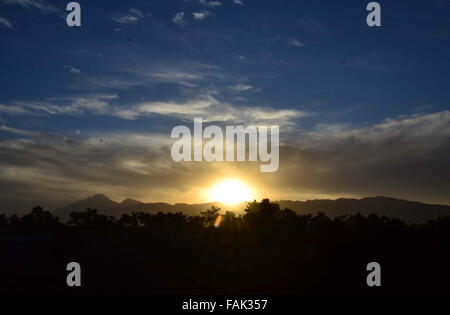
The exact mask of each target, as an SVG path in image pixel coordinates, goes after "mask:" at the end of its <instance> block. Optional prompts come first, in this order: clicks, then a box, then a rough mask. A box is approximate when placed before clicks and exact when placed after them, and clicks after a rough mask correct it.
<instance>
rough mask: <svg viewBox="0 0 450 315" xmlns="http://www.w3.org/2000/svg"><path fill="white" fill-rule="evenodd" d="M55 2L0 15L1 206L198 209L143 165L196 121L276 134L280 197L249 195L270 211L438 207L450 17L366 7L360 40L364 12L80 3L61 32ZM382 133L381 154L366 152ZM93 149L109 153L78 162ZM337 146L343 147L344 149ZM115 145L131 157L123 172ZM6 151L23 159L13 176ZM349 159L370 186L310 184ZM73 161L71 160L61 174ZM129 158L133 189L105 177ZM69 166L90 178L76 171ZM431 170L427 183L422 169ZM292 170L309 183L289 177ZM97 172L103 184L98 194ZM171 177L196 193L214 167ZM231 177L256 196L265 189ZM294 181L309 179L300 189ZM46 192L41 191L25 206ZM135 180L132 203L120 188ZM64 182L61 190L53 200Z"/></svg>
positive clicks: (431, 4) (337, 179) (430, 6)
mask: <svg viewBox="0 0 450 315" xmlns="http://www.w3.org/2000/svg"><path fill="white" fill-rule="evenodd" d="M68 2H69V1H67V2H66V1H49V0H46V1H44V0H0V37H1V41H0V56H1V58H0V86H1V92H2V93H0V125H2V126H3V127H2V129H1V130H0V140H1V141H2V146H3V148H2V152H3V153H2V156H1V159H2V162H3V167H2V168H0V178H1V179H2V183H0V184H1V185H4V186H5V187H14V189H13V190H11V191H6V192H4V193H3V199H4V200H5V202H4V204H5V205H8V206H9V205H10V204H13V203H17V202H18V200H22V199H24V198H25V199H27V198H29V199H32V198H35V199H38V200H53V201H54V204H57V203H58V202H61V203H62V202H65V201H66V200H69V199H72V198H77V197H83V196H86V195H89V192H90V191H91V190H96V191H92V193H97V192H103V193H106V194H109V195H112V197H114V196H117V197H116V198H119V199H120V198H122V197H128V196H130V195H134V196H135V197H136V198H141V199H146V200H153V201H156V200H157V201H171V202H174V201H176V200H179V201H186V200H187V201H202V198H201V197H200V196H199V195H198V193H197V191H198V190H199V189H204V187H203V186H201V185H196V184H195V183H190V182H189V181H188V180H187V179H186V178H184V177H183V176H181V177H180V176H179V175H180V174H179V173H178V172H179V171H180V170H179V169H178V168H180V167H182V166H179V165H176V166H173V165H170V166H169V165H166V164H164V163H169V161H168V162H161V163H163V164H164V165H165V166H166V167H167V168H168V170H167V173H160V174H159V173H158V175H155V170H154V169H151V168H149V167H150V166H148V165H147V164H151V165H154V164H155V163H156V162H155V161H164V156H165V155H164V153H162V152H164V148H165V145H167V144H166V142H168V141H169V139H167V138H170V132H171V129H172V128H173V127H174V126H175V125H177V124H179V123H180V122H188V121H189V120H192V119H193V118H194V117H197V116H200V117H204V118H205V119H208V120H210V121H213V122H217V123H219V124H220V123H231V122H233V123H239V124H245V125H248V124H255V123H256V124H259V123H264V124H267V123H275V122H276V123H279V124H280V128H281V132H282V134H281V137H282V139H283V143H284V144H285V146H284V147H283V148H282V150H281V151H282V152H284V150H288V149H289V148H294V150H295V154H294V153H291V154H290V155H289V157H287V158H285V161H289V162H286V163H285V164H284V165H287V166H286V167H285V168H284V169H283V168H281V166H282V165H283V164H282V165H281V166H280V173H279V174H278V175H277V176H278V179H277V180H275V179H273V177H274V176H276V175H274V174H272V175H266V176H268V177H267V178H264V179H263V181H266V180H267V182H271V183H276V184H277V185H278V187H279V188H278V191H277V190H276V189H271V188H269V187H265V188H264V187H263V186H264V185H260V186H259V188H260V190H261V191H263V192H264V194H268V195H270V197H271V198H276V199H277V198H278V199H282V198H283V199H306V198H309V197H311V198H314V197H322V196H324V197H333V196H362V195H373V194H386V195H393V196H399V197H404V198H412V199H418V200H424V201H429V202H434V201H436V202H443V203H448V202H449V201H450V200H449V199H448V193H445V191H447V192H448V190H447V188H448V184H445V178H444V176H446V175H449V174H448V167H447V166H445V165H446V162H445V161H446V160H448V159H447V157H448V156H447V155H445V154H448V146H446V147H445V146H444V147H441V146H442V145H444V144H445V143H446V142H447V141H448V135H449V134H448V122H449V121H448V119H449V114H448V110H449V103H450V89H449V88H448V87H449V83H450V82H449V76H448V73H449V70H450V58H449V57H448V56H450V41H449V40H450V2H448V1H445V0H427V1H425V0H423V1H408V2H407V3H405V2H399V1H379V3H380V5H381V9H382V26H381V27H373V28H370V27H368V26H367V24H366V16H367V14H368V12H367V11H366V5H367V3H368V1H346V0H344V1H288V0H285V1H265V0H242V1H233V0H216V1H208V0H190V1H189V0H165V1H144V0H141V1H79V3H80V4H81V8H82V27H80V28H77V27H74V28H70V27H68V26H67V25H66V22H65V16H66V11H65V6H66V4H67V3H68ZM386 128H387V129H386ZM391 128H394V130H391ZM409 128H412V129H409ZM424 128H425V129H426V132H425V131H424ZM380 130H382V131H380ZM385 130H389V133H388V134H386V138H383V139H381V140H380V139H379V138H376V137H378V136H379V135H380V134H383V132H385ZM330 133H331V134H330ZM400 134H401V135H404V137H406V138H401V139H399V138H395V141H394V142H395V144H396V145H397V148H399V149H403V151H401V152H397V153H396V154H395V155H394V154H393V153H392V152H389V153H388V154H387V155H388V156H387V157H386V156H381V157H379V158H378V159H376V160H377V161H376V163H375V162H374V163H375V164H372V160H373V159H374V155H373V153H371V152H373V151H377V150H381V151H382V150H387V151H390V148H391V146H390V145H389V144H390V143H391V144H392V142H393V139H392V138H391V137H392V136H396V137H398V136H399V135H400ZM355 135H357V136H355ZM146 137H148V138H146ZM355 137H356V138H357V139H356V140H355ZM335 138H336V139H335ZM55 139H59V140H55ZM61 139H63V140H61ZM96 139H101V141H102V142H100V143H102V145H103V146H106V145H108V148H104V147H99V148H97V147H96V148H92V147H89V148H88V149H86V146H89V145H91V144H92V143H96ZM119 139H120V140H119ZM143 139H147V140H148V142H149V144H148V145H147V144H144V143H143V142H145V141H147V140H145V141H144V140H143ZM166 139H167V140H166ZM317 139H326V140H327V142H326V143H323V141H322V142H320V141H319V140H317ZM333 139H334V140H333ZM343 139H344V140H343ZM349 139H350V140H349ZM367 139H369V140H367ZM69 140H70V141H73V142H74V143H75V144H74V145H73V146H75V147H76V146H82V148H78V147H77V148H74V147H69V148H66V149H67V151H64V152H63V153H61V154H63V155H65V156H66V160H70V161H71V162H70V163H67V165H62V164H64V163H62V162H61V161H60V160H57V159H51V160H49V158H48V157H47V156H46V155H45V152H49V151H51V152H53V153H54V152H60V151H61V150H63V149H61V144H55V143H54V142H55V141H66V142H67V141H69ZM103 141H104V142H105V143H106V144H104V143H103ZM115 141H116V142H115ZM349 141H357V144H352V145H351V148H348V147H346V146H344V147H342V143H347V145H348V142H349ZM319 142H320V143H322V144H321V147H317V143H319ZM380 143H382V144H383V146H381V147H377V146H380ZM424 143H425V144H427V145H426V147H425V148H424V145H425V144H424ZM119 144H122V145H123V146H127V149H126V150H128V151H127V152H132V153H129V155H127V156H123V154H125V153H123V151H124V150H125V149H124V147H123V146H122V147H119ZM17 146H20V148H21V151H20V154H26V153H27V152H33V154H35V157H34V159H33V160H32V161H23V163H19V162H17V160H18V159H17V157H16V154H19V152H18V151H17ZM155 146H157V147H158V148H155ZM313 146H314V148H313V149H312V147H313ZM355 146H362V147H358V150H357V152H359V153H360V152H366V155H364V157H362V159H363V161H366V162H367V164H368V165H369V166H370V168H371V171H370V172H369V171H367V172H366V169H361V168H363V167H364V166H363V165H360V166H358V168H351V169H349V172H351V173H352V174H355V173H358V174H360V177H361V178H359V179H355V180H354V184H351V183H349V181H348V180H345V176H346V175H344V174H343V173H340V172H338V173H336V171H330V174H328V176H325V177H322V176H324V175H323V174H322V173H323V170H329V169H331V168H333V169H341V170H342V169H346V168H347V167H349V166H348V165H347V163H348V162H346V161H349V160H351V157H349V156H345V158H344V157H343V158H342V161H340V162H336V161H335V158H333V160H332V161H331V160H327V159H325V160H324V161H322V163H323V164H320V165H316V164H314V165H310V164H308V163H312V161H311V160H310V159H308V158H306V157H309V156H314V154H318V153H317V152H319V151H323V150H324V151H327V152H328V151H330V152H332V153H330V152H328V153H327V154H333V156H334V157H335V156H340V154H341V153H342V152H351V150H352V149H354V147H355ZM416 146H417V150H414V149H411V148H416ZM63 147H64V146H63ZM42 148H45V149H42ZM149 148H151V149H149ZM34 150H38V151H34ZM73 150H79V151H80V152H84V153H83V154H81V155H80V156H79V159H75V158H74V156H75V155H76V154H75V153H74V152H73ZM83 150H87V151H86V152H85V151H83ZM102 150H103V151H102ZM311 150H312V151H313V152H312V151H311ZM424 150H426V154H425V155H424V154H423V153H424ZM305 151H306V152H305ZM411 151H412V152H415V153H414V154H416V155H414V154H412V155H411ZM107 152H109V153H108V154H110V155H112V156H114V157H113V158H111V160H108V158H107V156H108V155H106V154H107ZM436 152H438V153H439V154H436ZM313 153H314V154H313ZM419 153H420V154H419ZM84 154H85V155H84ZM147 154H149V155H150V156H151V157H148V156H147ZM349 154H350V153H349ZM443 154H444V156H443ZM144 156H145V158H144ZM292 156H296V157H298V159H295V160H292ZM424 156H428V157H429V159H428V160H424ZM430 156H431V157H430ZM138 157H139V158H140V160H139V163H143V164H144V165H143V166H142V167H143V168H144V169H145V170H141V171H142V172H144V173H142V172H141V173H139V172H137V173H135V171H136V170H131V173H127V172H128V171H130V170H127V171H126V170H122V169H120V167H119V166H118V164H120V163H122V162H123V161H124V160H127V161H129V160H130V159H131V160H133V161H134V160H135V159H138ZM322 157H323V155H322ZM352 157H354V154H352ZM165 158H169V157H168V156H165ZM72 159H74V160H73V161H72ZM144 159H146V160H144ZM281 159H283V156H282V157H281ZM409 159H411V161H412V163H413V164H414V165H419V166H418V167H420V171H418V172H415V171H414V172H413V173H415V175H414V176H415V177H414V176H413V175H405V174H409V173H411V170H408V169H404V170H401V171H399V173H398V174H396V171H398V170H399V167H400V165H401V164H402V163H401V162H400V161H405V160H409ZM315 160H317V159H315ZM82 161H84V163H85V164H90V163H92V165H88V166H89V167H92V168H88V169H86V170H84V169H83V167H81V168H80V167H79V166H78V165H79V164H77V163H83V162H82ZM145 161H147V162H145ZM134 162H136V161H134ZM388 162H389V163H388ZM438 162H442V165H440V164H439V167H438V169H439V170H440V171H438V172H437V173H440V174H437V173H436V170H435V169H434V168H433V167H437V166H436V165H437V164H436V163H438ZM139 163H138V164H139ZM302 163H303V165H305V168H306V169H308V170H309V171H310V170H311V169H313V170H315V171H314V172H312V171H311V172H312V173H308V171H305V169H303V168H301V167H300V168H298V169H293V167H294V166H295V165H299V164H300V165H302ZM334 163H337V164H334ZM358 163H361V160H359V161H358ZM386 163H387V164H386ZM131 164H133V163H131ZM138 164H136V163H135V164H134V165H138ZM156 164H158V163H156ZM351 164H352V165H353V164H355V163H351ZM99 165H100V166H101V167H99ZM120 165H122V164H120ZM139 165H140V164H139ZM146 165H147V166H146ZM306 165H307V166H306ZM88 166H86V167H88ZM369 166H367V167H369ZM95 167H98V168H97V169H96V168H95ZM102 167H105V170H104V171H107V172H110V173H114V174H116V173H117V177H114V178H106V179H105V178H103V176H104V174H103V175H102V174H101V169H102ZM183 167H186V168H188V169H189V172H190V174H197V175H198V176H199V178H200V179H202V178H203V176H205V178H207V174H215V175H217V176H222V175H221V174H220V171H218V170H217V169H218V168H219V169H220V168H221V167H220V166H216V167H215V166H212V165H201V166H190V165H188V166H183ZM230 167H232V168H233V172H234V174H237V176H241V175H242V176H243V177H244V178H254V179H255V178H258V179H255V181H257V182H260V181H261V179H262V178H261V176H263V175H261V174H256V173H253V171H248V172H250V173H248V172H247V170H242V169H241V167H240V166H230ZM77 169H79V170H80V173H77V171H76V170H77ZM94 169H95V170H96V171H95V172H94V171H93V170H94ZM320 170H322V172H321V171H320ZM393 170H394V171H393ZM53 171H54V172H55V173H54V175H49V174H50V173H52V172H53ZM83 171H84V172H85V173H83ZM11 172H12V173H11ZM14 172H18V173H14ZM122 172H124V173H122ZM133 172H134V173H133ZM158 172H162V171H161V169H159V170H158ZM180 172H181V171H180ZM189 172H188V173H189ZM240 172H241V173H240ZM92 173H96V174H97V173H98V176H92V178H91V174H92ZM182 173H183V174H185V173H186V172H182ZM292 173H293V174H297V176H295V178H292V179H291V178H290V177H289V174H292ZM325 173H326V172H325ZM372 173H373V174H372ZM11 174H21V175H20V177H22V179H20V180H19V179H18V178H17V175H11ZM22 174H23V175H22ZM86 174H90V176H86ZM124 174H127V175H126V176H124ZM136 174H137V175H136ZM239 174H240V175H239ZM302 174H305V176H307V177H305V178H303V179H299V177H302ZM376 174H379V175H376ZM380 174H385V175H386V174H388V175H386V176H382V175H380ZM136 176H137V177H136ZM159 176H160V177H159ZM177 176H179V177H177ZM191 176H192V175H191ZM191 176H188V178H189V177H191ZM269 176H272V177H269ZM377 176H380V177H377ZM405 176H406V177H405ZM408 176H413V177H411V178H409V177H408ZM124 177H125V178H127V179H128V180H122V179H121V178H124ZM155 178H158V179H155ZM47 179H48V180H49V182H54V183H53V184H49V185H48V186H45V185H44V186H43V188H42V189H41V190H39V189H38V192H36V193H33V194H31V191H36V185H38V183H39V182H40V181H46V180H47ZM402 179H403V181H404V182H403V181H402ZM135 180H136V181H137V182H138V183H141V184H142V183H145V186H146V189H144V190H143V191H142V185H140V186H139V188H138V187H137V186H132V185H131V186H130V181H135ZM67 181H68V182H71V183H74V184H73V186H74V187H67V188H66V189H62V188H61V187H60V186H61V183H62V182H67ZM209 181H210V180H209V179H208V180H207V182H208V183H205V185H204V186H207V184H209ZM424 181H425V183H426V184H427V185H428V186H429V188H427V189H425V188H423V185H422V184H423V182H424ZM174 182H176V185H174V184H173V183H174ZM181 182H183V183H181ZM324 182H327V183H329V182H331V183H335V185H329V184H324ZM369 182H370V183H369ZM75 183H76V184H75ZM161 183H167V186H164V185H162V186H161V187H164V188H161V190H163V192H164V193H161V191H159V190H158V189H159V188H158V185H160V184H161ZM171 183H172V184H171ZM283 183H286V186H283V185H284V184H283ZM361 183H365V188H364V189H361ZM446 185H447V186H446ZM38 186H41V185H38ZM75 186H76V187H75ZM80 186H81V187H84V188H83V189H81V188H80ZM200 186H201V187H200ZM363 186H364V185H363ZM383 187H384V188H383ZM436 187H437V188H436ZM138 190H139V192H138ZM186 191H192V192H191V193H186ZM299 191H302V193H299ZM149 192H151V193H149ZM181 192H182V193H181ZM149 194H150V195H151V196H149ZM170 194H172V195H173V194H176V195H177V196H179V197H177V198H174V197H172V195H170ZM31 195H32V196H31ZM24 196H25V197H24ZM180 199H181V200H180ZM8 200H9V201H11V202H9V201H8ZM33 201H34V199H33ZM49 204H53V203H49Z"/></svg>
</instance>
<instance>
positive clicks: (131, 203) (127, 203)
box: [120, 198, 142, 207]
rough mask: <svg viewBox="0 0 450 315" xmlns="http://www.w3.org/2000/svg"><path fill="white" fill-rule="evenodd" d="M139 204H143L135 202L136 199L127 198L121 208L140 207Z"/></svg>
mask: <svg viewBox="0 0 450 315" xmlns="http://www.w3.org/2000/svg"><path fill="white" fill-rule="evenodd" d="M138 204H142V202H141V201H138V200H135V199H131V198H127V199H125V200H124V201H122V202H121V203H120V205H121V206H125V207H128V206H134V205H138Z"/></svg>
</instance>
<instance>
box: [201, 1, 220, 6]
mask: <svg viewBox="0 0 450 315" xmlns="http://www.w3.org/2000/svg"><path fill="white" fill-rule="evenodd" d="M199 2H200V3H201V4H202V5H206V6H208V7H210V8H214V7H220V6H221V5H222V2H220V1H218V0H215V1H208V0H199Z"/></svg>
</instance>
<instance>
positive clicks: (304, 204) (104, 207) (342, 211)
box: [53, 195, 450, 223]
mask: <svg viewBox="0 0 450 315" xmlns="http://www.w3.org/2000/svg"><path fill="white" fill-rule="evenodd" d="M274 202H275V203H278V204H279V205H280V208H281V209H290V210H293V211H295V212H296V213H298V214H308V213H311V214H316V213H318V212H323V213H324V214H326V215H327V216H328V217H330V218H335V217H337V216H342V215H354V214H357V213H360V214H362V215H369V214H371V213H374V214H377V215H379V216H389V217H393V218H398V219H401V220H404V221H405V222H407V223H421V222H426V221H428V220H430V219H436V218H439V217H443V216H449V215H450V206H447V205H434V204H426V203H421V202H416V201H408V200H402V199H396V198H390V197H383V196H378V197H366V198H362V199H353V198H340V199H336V200H329V199H318V200H306V201H292V200H280V201H274ZM213 205H214V206H216V207H219V208H221V209H222V211H234V212H236V213H238V214H243V213H244V209H245V207H246V205H247V202H240V203H238V204H236V205H234V206H229V205H225V204H223V203H220V202H208V203H199V204H187V203H177V204H174V205H172V204H169V203H164V202H155V203H144V202H141V201H138V200H134V199H125V200H124V201H122V202H121V203H118V202H115V201H113V200H111V199H109V198H108V197H106V196H104V195H95V196H92V197H90V198H87V199H85V200H81V201H77V202H75V203H72V204H70V205H67V206H65V207H64V208H61V209H57V210H55V211H54V212H53V214H54V215H55V216H59V217H60V218H61V221H63V222H66V221H67V220H68V219H69V217H70V213H72V212H74V211H84V210H86V209H87V208H91V209H97V210H98V212H99V213H100V214H104V215H108V216H114V217H116V218H119V217H120V216H121V215H122V214H132V213H133V212H146V213H150V214H157V213H159V212H172V213H177V212H182V213H184V214H185V215H188V216H196V215H199V214H200V212H202V211H205V210H207V209H209V208H211V206H213Z"/></svg>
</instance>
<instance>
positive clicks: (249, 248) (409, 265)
mask: <svg viewBox="0 0 450 315" xmlns="http://www.w3.org/2000/svg"><path fill="white" fill-rule="evenodd" d="M219 216H220V218H219ZM449 241H450V217H445V218H439V219H437V220H433V221H429V222H427V223H426V224H412V225H407V224H405V223H404V222H402V221H400V220H398V219H392V218H388V217H380V216H377V215H369V216H362V215H360V214H357V215H351V216H339V217H336V218H334V219H330V218H328V217H327V216H325V215H324V214H323V213H317V214H315V215H311V214H308V215H298V214H296V213H295V212H293V211H291V210H289V209H280V207H279V206H278V205H277V204H274V203H271V202H270V201H269V200H267V199H265V200H262V201H261V202H256V201H254V202H251V203H249V204H248V206H247V208H246V210H245V214H244V215H242V216H237V215H236V214H235V213H233V212H226V213H221V211H220V209H219V208H216V207H211V209H209V210H207V211H204V212H201V215H199V216H191V217H188V216H186V215H184V214H183V213H158V214H156V215H154V214H149V213H143V212H138V213H132V214H131V215H130V214H124V215H122V216H121V217H120V218H119V219H116V218H114V217H109V216H106V215H102V214H99V213H98V212H97V210H95V209H87V210H86V211H83V212H73V213H72V214H71V215H70V220H69V221H68V223H67V224H63V223H60V221H59V220H58V218H55V217H54V216H53V215H52V214H51V213H50V212H48V211H44V210H43V209H42V208H40V207H36V208H34V209H33V211H32V212H31V213H30V214H27V215H25V216H23V217H20V218H19V217H17V216H10V217H7V216H5V215H0V248H1V253H2V255H1V259H0V290H1V291H0V292H1V293H24V292H25V293H36V294H47V293H68V294H71V293H74V292H75V293H106V294H109V293H118V294H120V293H148V294H201V293H207V294H211V293H224V294H245V293H248V294H436V293H438V294H449V293H450V289H449V287H450V286H449V285H448V283H450V282H449V280H450V271H449V269H448V266H449V265H450V255H449V252H448V250H449ZM71 261H76V262H79V263H80V264H81V267H82V287H81V288H76V289H74V288H68V287H67V286H66V284H65V280H66V274H67V272H66V270H65V268H66V264H67V263H68V262H71ZM371 261H376V262H379V263H380V264H381V267H382V287H381V288H369V287H367V285H366V275H367V274H368V272H367V271H366V265H367V263H369V262H371Z"/></svg>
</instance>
